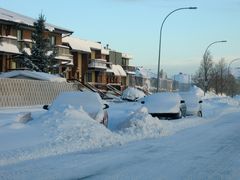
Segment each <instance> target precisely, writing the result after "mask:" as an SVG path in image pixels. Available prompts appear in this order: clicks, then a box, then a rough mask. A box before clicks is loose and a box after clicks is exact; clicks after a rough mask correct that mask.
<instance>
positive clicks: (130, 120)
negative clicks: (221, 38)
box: [0, 95, 240, 179]
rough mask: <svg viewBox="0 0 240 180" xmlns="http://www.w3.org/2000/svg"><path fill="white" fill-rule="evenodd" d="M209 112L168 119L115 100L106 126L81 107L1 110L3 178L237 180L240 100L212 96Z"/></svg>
mask: <svg viewBox="0 0 240 180" xmlns="http://www.w3.org/2000/svg"><path fill="white" fill-rule="evenodd" d="M203 111H204V113H203V114H204V117H203V118H199V117H196V116H192V117H187V118H183V119H180V120H175V121H166V120H159V119H157V118H153V117H152V116H150V115H149V114H148V111H147V109H146V108H145V107H143V106H142V105H141V104H140V103H138V102H121V103H115V102H111V103H110V108H109V109H108V112H109V127H108V128H109V129H107V128H105V126H103V125H101V124H99V123H98V122H96V121H95V120H93V119H92V118H91V117H90V116H89V115H88V114H87V113H86V112H85V111H84V110H83V109H82V108H81V107H74V106H65V107H63V106H62V107H60V106H59V108H56V109H54V110H51V111H45V110H42V109H40V108H39V107H31V108H29V107H28V108H18V109H13V108H12V109H0V144H1V146H0V179H78V178H79V179H81V178H88V179H206V178H208V179H219V178H220V179H221V178H222V179H238V178H239V176H240V173H239V172H240V161H239V159H240V153H239V151H238V147H240V140H239V139H240V137H239V133H237V132H239V126H240V122H239V117H240V110H239V101H238V100H237V99H232V98H230V97H222V96H213V95H208V96H206V97H204V102H203ZM27 112H31V114H32V118H33V119H32V120H31V121H29V122H27V123H22V122H19V121H18V120H17V119H18V118H19V114H22V113H27ZM234 132H235V133H234ZM225 136H226V137H225ZM220 140H221V142H220ZM221 143H222V144H221ZM2 145H3V146H2ZM180 162H181V163H180ZM225 164H226V165H225ZM150 167H151V168H150Z"/></svg>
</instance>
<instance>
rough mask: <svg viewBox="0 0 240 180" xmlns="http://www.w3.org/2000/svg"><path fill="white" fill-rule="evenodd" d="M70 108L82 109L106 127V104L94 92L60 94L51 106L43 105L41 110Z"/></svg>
mask: <svg viewBox="0 0 240 180" xmlns="http://www.w3.org/2000/svg"><path fill="white" fill-rule="evenodd" d="M64 106H65V107H67V106H72V107H74V108H76V109H77V108H80V107H82V108H83V110H84V111H85V112H87V113H88V115H89V116H90V117H91V118H93V119H95V120H96V121H98V122H100V123H101V124H104V125H105V126H106V127H107V125H108V112H107V110H106V109H107V108H108V107H109V106H108V104H106V103H104V101H103V100H102V99H101V97H100V95H99V94H98V93H95V92H90V91H83V92H76V91H72V92H62V93H60V94H59V96H57V97H56V99H55V100H54V101H53V102H52V104H51V105H44V106H43V109H47V110H61V109H62V107H64Z"/></svg>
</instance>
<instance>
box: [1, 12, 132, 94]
mask: <svg viewBox="0 0 240 180" xmlns="http://www.w3.org/2000/svg"><path fill="white" fill-rule="evenodd" d="M35 21H36V19H33V18H31V17H27V16H24V15H21V14H18V13H15V12H12V11H9V10H6V9H2V8H0V73H1V72H7V71H11V70H17V69H23V68H24V67H23V66H22V65H21V61H20V60H19V58H21V54H22V52H23V51H25V52H26V53H27V54H29V55H31V48H32V44H33V43H34V42H33V41H32V33H33V31H34V22H35ZM45 28H46V29H45V37H46V38H49V39H50V43H51V45H53V46H54V47H55V50H56V55H55V57H54V58H55V62H54V66H53V67H54V71H53V72H54V73H57V74H62V75H63V76H64V77H65V78H66V79H68V80H71V79H75V80H78V81H80V82H81V83H83V84H88V85H91V86H94V87H95V88H98V89H101V90H105V91H107V90H108V89H109V88H115V89H117V90H119V91H122V90H123V89H125V88H126V87H127V86H134V85H135V70H136V69H135V67H133V66H130V65H129V64H130V60H131V59H132V56H131V55H129V54H126V53H122V52H119V51H115V50H112V49H109V47H108V45H107V46H105V47H104V46H103V45H102V44H101V42H94V41H89V40H82V39H80V38H76V37H72V36H71V35H72V33H73V31H71V30H68V29H65V28H61V27H58V26H55V25H52V24H48V23H45ZM49 53H51V52H49Z"/></svg>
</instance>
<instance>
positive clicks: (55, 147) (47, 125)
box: [0, 97, 239, 166]
mask: <svg viewBox="0 0 240 180" xmlns="http://www.w3.org/2000/svg"><path fill="white" fill-rule="evenodd" d="M115 105H116V107H115V108H114V106H115ZM111 106H112V107H111ZM111 106H110V107H111V108H112V109H110V110H111V111H112V114H113V115H116V113H114V109H117V110H116V112H117V111H120V110H121V111H122V114H125V116H124V115H122V116H119V117H118V118H115V119H114V121H118V119H119V122H120V123H119V126H118V127H119V128H118V129H116V130H112V131H111V130H109V129H107V128H105V126H103V125H102V124H99V123H98V122H96V121H95V120H93V119H92V118H91V117H90V116H89V115H88V114H87V113H86V112H85V111H84V110H83V109H82V108H81V107H79V108H76V107H72V106H66V107H62V109H55V110H53V111H46V112H45V113H43V114H41V115H40V116H39V117H34V119H33V121H30V122H28V123H27V124H22V126H18V130H21V128H22V130H23V131H22V132H24V133H26V132H29V133H28V134H25V135H24V136H26V135H28V136H32V135H33V132H32V131H33V130H34V131H39V136H37V137H38V138H36V139H38V143H37V142H35V143H32V144H28V145H25V146H21V147H18V148H13V149H11V148H9V149H8V148H7V147H4V148H3V147H0V166H1V165H7V164H12V163H17V162H19V161H24V160H30V159H37V158H42V157H47V156H52V155H59V154H65V153H69V152H78V151H89V150H93V149H98V150H100V149H102V148H106V147H109V146H116V145H122V144H125V143H128V142H131V141H136V140H143V139H146V138H157V137H161V136H168V135H172V134H174V133H176V132H178V131H180V130H182V129H185V128H189V127H194V126H197V125H200V124H204V123H208V122H210V121H212V120H214V119H216V118H215V117H216V116H220V115H221V114H220V113H219V112H222V113H224V112H226V111H228V112H229V111H235V110H236V109H238V108H239V102H238V101H236V100H233V99H231V98H227V97H214V98H208V99H204V103H203V107H204V112H203V113H205V115H204V118H199V117H195V116H193V117H187V118H183V119H180V120H176V121H165V120H159V119H157V118H153V117H152V116H150V115H149V114H148V111H147V109H146V108H144V107H142V106H141V105H139V103H136V102H134V103H126V102H125V103H120V104H119V103H118V104H114V103H112V104H111ZM129 108H130V109H131V110H130V111H129V113H126V110H128V109H129ZM110 120H111V119H110ZM112 120H113V119H112ZM14 123H16V122H14ZM114 123H117V122H114ZM19 124H20V123H19ZM12 125H13V124H10V125H8V126H4V127H1V128H5V137H7V136H8V133H11V132H13V133H15V132H16V129H14V128H12ZM16 135H17V136H18V138H19V137H20V139H21V141H24V140H25V139H24V136H23V135H22V136H21V133H17V134H16ZM1 138H4V136H2V137H0V142H1V140H2V139H1ZM14 138H16V137H14ZM14 138H11V141H12V142H13V143H14V142H16V141H17V140H16V139H15V140H14ZM16 143H17V142H16Z"/></svg>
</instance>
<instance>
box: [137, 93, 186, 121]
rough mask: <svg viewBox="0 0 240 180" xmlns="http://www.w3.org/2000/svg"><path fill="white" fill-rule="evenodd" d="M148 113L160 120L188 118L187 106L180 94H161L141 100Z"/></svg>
mask: <svg viewBox="0 0 240 180" xmlns="http://www.w3.org/2000/svg"><path fill="white" fill-rule="evenodd" d="M139 101H140V102H141V103H142V104H143V106H145V107H146V108H147V109H148V113H149V114H151V115H152V116H153V117H158V118H159V119H162V118H165V119H179V118H182V117H185V116H186V104H185V101H184V100H183V99H182V98H181V96H180V95H179V94H178V93H174V92H159V93H154V94H151V95H149V96H145V97H144V98H142V99H140V100H139Z"/></svg>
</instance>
